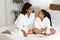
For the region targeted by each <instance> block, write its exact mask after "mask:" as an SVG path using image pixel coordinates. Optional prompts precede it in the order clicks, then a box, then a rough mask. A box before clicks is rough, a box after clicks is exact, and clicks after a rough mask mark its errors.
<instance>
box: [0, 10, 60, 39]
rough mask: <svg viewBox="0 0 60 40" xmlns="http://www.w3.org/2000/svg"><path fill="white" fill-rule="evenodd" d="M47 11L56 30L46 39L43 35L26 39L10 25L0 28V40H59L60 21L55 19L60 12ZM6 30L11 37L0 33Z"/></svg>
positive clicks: (30, 36)
mask: <svg viewBox="0 0 60 40" xmlns="http://www.w3.org/2000/svg"><path fill="white" fill-rule="evenodd" d="M47 11H49V12H50V13H51V16H52V21H53V26H54V28H55V29H56V33H55V34H54V35H51V36H47V37H46V36H43V35H35V34H29V35H28V36H27V37H24V36H23V35H22V32H21V31H19V30H18V29H17V28H14V26H13V25H12V26H4V27H0V40H60V19H59V18H57V17H59V16H60V15H59V14H60V12H59V11H52V10H49V9H48V10H47ZM56 13H57V14H58V16H56ZM53 15H54V16H53ZM56 18H57V19H56ZM7 29H8V30H10V31H11V35H10V34H2V33H1V32H2V31H4V30H7Z"/></svg>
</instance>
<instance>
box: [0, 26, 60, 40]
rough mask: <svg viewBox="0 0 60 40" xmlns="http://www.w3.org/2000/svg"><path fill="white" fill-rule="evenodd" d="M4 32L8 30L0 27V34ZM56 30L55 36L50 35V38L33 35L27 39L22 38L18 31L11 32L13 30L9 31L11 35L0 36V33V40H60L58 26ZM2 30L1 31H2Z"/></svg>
mask: <svg viewBox="0 0 60 40" xmlns="http://www.w3.org/2000/svg"><path fill="white" fill-rule="evenodd" d="M3 29H4V30H6V29H8V28H5V27H2V28H1V29H0V32H2V30H3ZM55 29H56V34H54V35H51V36H47V37H46V36H41V35H40V36H39V35H34V34H29V35H28V36H27V37H23V35H22V32H20V31H19V30H16V29H15V30H13V29H9V30H10V31H11V32H12V34H11V35H9V34H1V33H0V40H59V39H60V25H58V26H55ZM4 30H3V31H4Z"/></svg>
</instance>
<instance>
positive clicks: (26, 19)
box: [15, 2, 35, 36]
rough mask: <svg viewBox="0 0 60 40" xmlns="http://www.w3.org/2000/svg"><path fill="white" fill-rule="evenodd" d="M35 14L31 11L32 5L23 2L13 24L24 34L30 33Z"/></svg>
mask: <svg viewBox="0 0 60 40" xmlns="http://www.w3.org/2000/svg"><path fill="white" fill-rule="evenodd" d="M34 18H35V14H34V13H33V7H32V5H31V4H30V3H28V2H27V3H25V4H24V6H23V8H22V11H21V14H20V15H19V16H18V18H17V20H16V22H15V24H16V26H17V27H18V28H19V30H20V31H22V32H23V35H24V36H27V34H31V33H32V27H33V23H34Z"/></svg>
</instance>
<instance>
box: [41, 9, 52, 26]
mask: <svg viewBox="0 0 60 40" xmlns="http://www.w3.org/2000/svg"><path fill="white" fill-rule="evenodd" d="M41 11H42V13H43V14H44V15H45V16H44V17H48V18H49V19H50V26H52V20H51V15H50V13H49V12H47V11H46V10H43V9H42V10H41Z"/></svg>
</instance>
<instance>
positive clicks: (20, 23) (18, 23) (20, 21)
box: [15, 14, 24, 30]
mask: <svg viewBox="0 0 60 40" xmlns="http://www.w3.org/2000/svg"><path fill="white" fill-rule="evenodd" d="M23 20H24V16H23V15H22V14H20V15H19V16H18V18H17V20H16V21H15V25H16V27H17V28H18V29H19V30H22V29H23Z"/></svg>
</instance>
